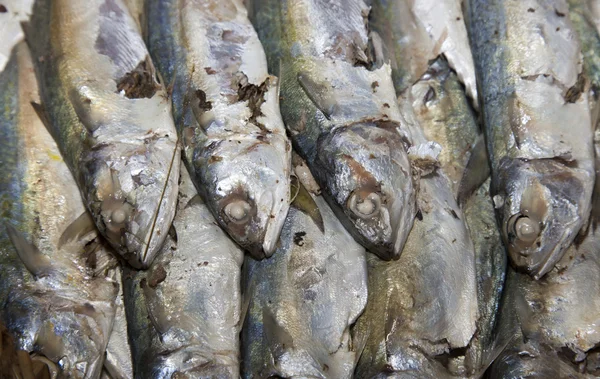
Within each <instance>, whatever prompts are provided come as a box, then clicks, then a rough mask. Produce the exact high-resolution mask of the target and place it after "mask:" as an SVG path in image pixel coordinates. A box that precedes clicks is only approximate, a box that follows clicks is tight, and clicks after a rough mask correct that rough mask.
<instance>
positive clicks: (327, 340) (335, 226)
mask: <svg viewBox="0 0 600 379" xmlns="http://www.w3.org/2000/svg"><path fill="white" fill-rule="evenodd" d="M301 197H304V198H303V199H300V198H301ZM309 202H312V203H313V205H314V206H316V207H317V208H318V209H319V210H320V213H321V219H322V221H323V223H324V228H323V230H324V232H323V231H322V229H321V228H320V226H319V225H318V223H317V222H316V221H315V220H314V218H313V217H311V215H310V214H309V213H308V212H306V209H309V208H311V207H308V206H306V204H307V203H309ZM365 255H366V253H365V250H364V248H363V247H362V246H361V245H359V244H358V243H357V242H355V241H354V239H353V238H352V236H351V235H350V234H349V233H348V232H347V231H346V230H345V228H344V227H343V226H342V225H341V223H340V221H339V220H338V219H337V218H336V216H335V214H334V213H333V212H332V210H331V209H330V208H329V207H328V205H327V203H326V201H325V200H324V199H323V198H322V197H321V196H312V195H310V194H309V192H308V191H306V190H304V191H300V192H299V194H298V196H297V197H296V199H295V201H294V202H293V203H292V206H291V208H290V212H289V213H288V217H287V220H286V222H285V224H284V227H283V231H282V234H281V244H280V246H279V247H278V249H277V251H276V252H275V254H273V256H272V257H271V258H270V259H268V260H263V261H255V260H252V259H250V258H248V257H247V258H246V260H245V263H244V265H245V266H244V267H245V268H244V276H243V278H244V279H243V282H244V288H245V293H244V302H248V313H247V318H246V321H245V323H244V328H243V329H242V337H241V341H242V362H243V366H242V377H243V378H253V379H255V378H268V377H271V376H273V375H274V376H275V377H282V378H332V379H333V378H335V379H342V378H351V377H352V373H353V371H354V366H355V364H356V360H357V358H358V356H357V355H358V354H360V347H359V342H358V341H356V340H354V341H353V340H352V339H351V336H350V331H349V329H350V325H351V324H353V323H354V321H355V320H356V318H357V317H358V315H359V314H360V313H361V312H362V311H363V309H364V307H365V305H366V301H367V269H366V262H365Z"/></svg>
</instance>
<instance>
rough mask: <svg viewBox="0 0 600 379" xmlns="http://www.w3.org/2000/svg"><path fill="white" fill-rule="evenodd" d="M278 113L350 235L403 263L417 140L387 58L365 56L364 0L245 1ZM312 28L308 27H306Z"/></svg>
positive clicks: (412, 202)
mask: <svg viewBox="0 0 600 379" xmlns="http://www.w3.org/2000/svg"><path fill="white" fill-rule="evenodd" d="M248 4H249V5H248V6H249V10H250V18H251V20H252V21H253V23H254V25H255V27H256V29H257V32H258V35H259V37H260V39H261V42H262V43H263V46H264V47H265V53H266V55H267V60H268V62H269V70H270V71H271V72H272V73H273V74H275V75H279V76H280V96H281V99H280V104H281V114H282V116H283V120H284V122H285V124H286V127H287V129H288V133H289V134H290V136H291V139H292V143H293V144H294V147H295V149H296V151H297V152H298V154H299V155H300V156H301V157H302V158H303V159H305V160H306V162H307V164H308V167H309V168H310V170H311V172H312V174H313V175H314V177H315V179H316V180H317V183H318V184H319V186H320V188H321V189H322V190H323V194H324V197H325V199H326V200H327V202H328V203H329V205H330V206H331V207H332V209H333V210H334V212H335V213H336V215H337V216H338V218H340V220H341V221H342V223H343V224H344V226H345V227H346V228H347V229H348V230H349V231H350V232H351V233H352V235H353V236H354V238H355V239H356V240H357V241H358V242H359V243H361V244H362V245H363V246H365V247H366V248H367V249H369V251H371V252H373V253H375V254H377V255H378V256H380V257H381V258H382V259H386V260H389V259H398V257H399V256H400V253H401V250H402V246H403V245H404V242H405V240H406V236H407V235H408V233H409V231H410V228H411V226H412V223H413V221H414V215H415V214H416V209H415V194H414V192H415V188H414V183H413V177H412V174H413V172H412V171H413V170H412V167H411V164H410V160H409V157H408V153H407V151H408V149H409V148H410V147H411V146H412V137H411V136H410V132H409V131H408V127H407V125H406V124H407V123H406V120H404V118H403V116H402V115H401V113H400V111H399V109H398V107H397V106H396V95H395V92H394V88H393V85H392V80H391V76H390V75H391V72H390V66H389V65H388V64H384V65H382V67H380V68H378V69H374V70H372V71H371V70H369V69H367V68H366V67H365V66H369V65H370V64H371V62H370V58H369V57H368V53H369V46H368V39H369V36H368V34H367V27H366V25H367V17H368V13H369V8H368V7H367V5H366V4H365V3H364V2H363V1H362V0H336V1H324V0H300V1H274V0H271V1H254V2H252V1H249V2H248ZM307 25H310V26H311V27H307Z"/></svg>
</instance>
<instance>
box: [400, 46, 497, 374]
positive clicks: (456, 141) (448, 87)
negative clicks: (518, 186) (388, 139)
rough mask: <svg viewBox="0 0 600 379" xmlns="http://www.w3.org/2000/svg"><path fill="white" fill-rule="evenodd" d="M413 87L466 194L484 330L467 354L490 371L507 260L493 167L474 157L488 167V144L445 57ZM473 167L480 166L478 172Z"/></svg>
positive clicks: (449, 171) (418, 109) (459, 192)
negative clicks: (492, 180)
mask: <svg viewBox="0 0 600 379" xmlns="http://www.w3.org/2000/svg"><path fill="white" fill-rule="evenodd" d="M410 93H411V95H412V99H413V101H412V106H413V109H414V111H415V116H416V118H417V119H418V121H419V124H420V125H421V127H422V128H423V131H424V132H425V135H426V136H427V138H428V139H429V140H432V141H435V142H437V143H439V144H440V146H441V147H442V151H441V153H440V155H439V156H438V162H439V164H440V169H441V171H442V172H444V173H445V174H446V175H447V176H448V179H449V180H450V181H451V183H452V189H453V192H454V195H455V196H460V197H461V198H462V210H463V214H464V220H465V221H466V223H467V227H468V229H469V232H470V236H471V239H472V241H473V245H474V250H475V268H476V271H475V272H476V278H477V303H478V304H479V312H478V313H479V318H478V319H477V330H478V332H477V334H476V336H475V337H474V338H473V340H471V343H470V344H469V348H468V351H467V353H466V355H467V356H469V359H470V360H471V362H470V367H469V368H468V371H469V372H468V374H469V375H470V376H473V375H475V376H476V375H477V374H479V373H480V372H482V370H483V371H485V369H486V368H487V366H488V365H489V364H490V363H491V360H492V359H493V358H495V355H496V354H497V353H498V351H499V349H501V348H502V347H503V346H497V345H496V338H495V333H494V330H495V325H496V314H497V311H498V307H499V302H500V297H501V294H502V288H503V285H504V279H505V272H506V263H507V262H506V261H507V259H506V251H505V249H504V245H503V244H502V240H501V237H500V233H499V230H498V227H497V224H496V220H495V215H494V205H493V203H492V199H491V197H490V195H489V185H490V181H489V171H487V170H481V169H480V167H481V166H482V165H481V164H479V163H476V164H474V163H472V161H475V160H477V161H480V160H483V167H488V166H487V156H486V155H485V144H484V143H483V139H482V136H481V135H480V133H479V125H478V124H477V118H476V115H475V113H474V112H473V110H472V109H471V106H470V104H469V100H468V98H467V96H466V94H465V90H464V87H463V86H462V85H461V83H460V81H459V80H458V78H457V76H456V74H454V72H453V71H452V70H451V69H450V67H449V66H448V64H447V63H446V62H445V60H444V59H443V58H439V59H438V60H436V61H435V62H434V63H433V64H431V66H430V67H429V69H428V70H427V72H426V73H425V75H423V77H421V79H420V80H419V81H418V82H417V83H415V84H414V85H413V86H412V87H411V88H410ZM479 149H483V150H484V154H483V157H481V156H480V154H479V153H478V152H477V150H479ZM471 167H475V172H474V171H473V170H470V168H471ZM486 178H488V180H487V181H485V182H484V183H483V184H481V185H479V186H478V187H477V183H480V182H481V180H482V179H483V180H485V179H486ZM465 187H468V188H467V189H465ZM473 187H474V188H473ZM465 191H467V192H465ZM473 191H474V193H473V194H472V195H471V194H470V193H471V192H473ZM467 195H470V196H467Z"/></svg>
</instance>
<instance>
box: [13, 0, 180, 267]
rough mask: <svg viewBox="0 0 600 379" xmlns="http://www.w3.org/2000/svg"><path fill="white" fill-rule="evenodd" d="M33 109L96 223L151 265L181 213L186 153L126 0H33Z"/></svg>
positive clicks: (138, 261) (128, 256)
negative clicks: (179, 198) (180, 189)
mask: <svg viewBox="0 0 600 379" xmlns="http://www.w3.org/2000/svg"><path fill="white" fill-rule="evenodd" d="M24 30H25V34H26V40H27V42H28V45H29V47H30V49H31V51H32V56H33V60H34V66H35V70H36V74H37V77H38V80H39V82H40V98H41V103H36V106H35V108H36V110H37V112H38V113H39V114H40V117H41V118H42V119H43V120H44V123H45V125H46V127H47V128H48V130H49V131H50V133H51V134H52V136H53V137H54V139H55V140H56V141H57V144H58V146H59V149H60V151H61V154H62V156H63V157H64V159H65V162H66V163H67V165H68V166H69V168H70V169H71V172H72V173H73V176H74V177H75V179H76V181H77V184H78V186H79V189H80V192H81V194H82V196H83V198H84V204H85V205H86V207H87V209H88V210H89V211H90V213H91V215H92V217H93V219H94V222H95V224H96V226H97V227H98V230H99V231H100V233H101V234H102V236H103V237H104V238H105V239H106V240H107V241H108V242H109V243H110V245H111V246H112V247H113V248H114V249H115V250H116V251H117V252H119V254H121V256H122V257H123V258H124V259H125V260H126V261H127V262H128V263H129V264H130V265H132V266H134V267H138V268H147V267H148V266H149V264H150V263H151V262H152V260H153V259H154V256H155V255H156V253H157V252H158V251H159V250H160V247H161V245H162V244H163V242H164V241H165V238H166V236H167V233H168V230H169V226H170V224H171V221H172V220H173V216H174V214H175V203H176V201H177V178H178V177H179V162H180V159H179V157H180V150H179V147H178V145H177V141H178V138H177V132H176V130H175V126H174V122H173V117H172V114H171V104H170V101H169V99H168V98H169V96H168V93H167V90H166V88H165V86H164V85H163V84H161V83H159V81H158V78H157V76H156V70H155V69H154V66H153V63H152V61H151V59H150V55H149V53H148V50H147V49H146V47H145V45H144V41H143V39H142V36H141V34H140V32H139V29H138V27H137V24H136V22H135V20H134V19H133V18H132V17H131V15H130V14H129V11H128V10H127V7H126V6H125V5H124V3H123V2H122V0H94V1H83V0H79V1H72V0H69V1H67V0H59V1H48V0H40V1H36V3H35V5H34V8H33V14H32V17H31V20H30V22H29V23H28V24H27V25H24Z"/></svg>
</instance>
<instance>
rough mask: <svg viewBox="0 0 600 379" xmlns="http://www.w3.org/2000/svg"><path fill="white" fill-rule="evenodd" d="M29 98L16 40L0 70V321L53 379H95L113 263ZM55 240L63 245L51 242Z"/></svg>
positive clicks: (29, 82)
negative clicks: (65, 239)
mask: <svg viewBox="0 0 600 379" xmlns="http://www.w3.org/2000/svg"><path fill="white" fill-rule="evenodd" d="M36 101H39V97H38V89H37V84H36V80H35V75H34V74H33V66H32V62H31V57H30V55H29V52H28V50H27V48H26V46H25V45H24V44H23V43H21V44H20V45H19V46H18V48H17V49H15V50H13V55H12V58H11V60H10V61H9V63H8V64H7V66H6V68H5V70H4V71H3V72H2V73H0V140H1V141H2V146H1V147H0V171H1V172H0V204H2V211H1V212H0V304H2V307H1V308H2V310H1V311H0V320H1V322H2V323H3V324H4V326H5V327H6V328H7V330H8V331H9V332H10V334H11V335H12V336H13V337H14V344H15V347H16V348H17V349H18V350H21V351H22V353H20V354H21V355H23V354H24V357H26V358H27V359H29V354H30V353H31V359H33V360H34V361H43V362H46V363H47V364H46V363H44V364H45V365H46V366H47V367H48V368H51V367H54V370H55V372H56V373H57V375H58V377H59V378H97V377H98V376H99V375H100V371H101V370H102V363H103V361H104V351H105V349H106V344H107V343H108V336H109V334H110V332H111V328H112V324H113V319H114V315H115V304H114V302H115V297H116V295H117V291H118V286H117V283H116V282H115V280H114V270H113V268H114V267H116V263H117V262H116V259H115V258H114V256H112V254H111V252H109V250H108V249H107V248H106V247H105V246H104V245H103V244H102V242H101V241H100V240H99V238H98V233H97V231H96V229H95V227H94V224H93V221H92V220H91V217H90V216H89V214H87V213H86V210H85V207H84V205H83V203H82V200H81V196H80V194H79V190H78V188H77V185H76V184H75V180H74V178H73V176H72V175H71V173H70V171H69V169H68V168H67V165H66V164H65V162H64V161H63V159H62V157H61V155H60V153H59V150H58V148H57V146H56V143H55V142H54V141H53V139H52V137H51V136H50V134H48V132H47V131H46V129H45V128H44V125H43V124H42V122H41V120H40V119H39V118H38V116H37V115H36V113H35V111H34V109H33V108H32V106H31V104H30V102H36ZM65 234H67V235H72V237H73V238H71V239H70V240H69V241H68V242H66V243H61V239H62V238H63V237H64V235H65ZM3 346H5V345H4V344H3ZM23 367H24V366H21V368H22V369H23ZM24 375H25V374H24ZM24 377H26V376H24Z"/></svg>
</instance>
